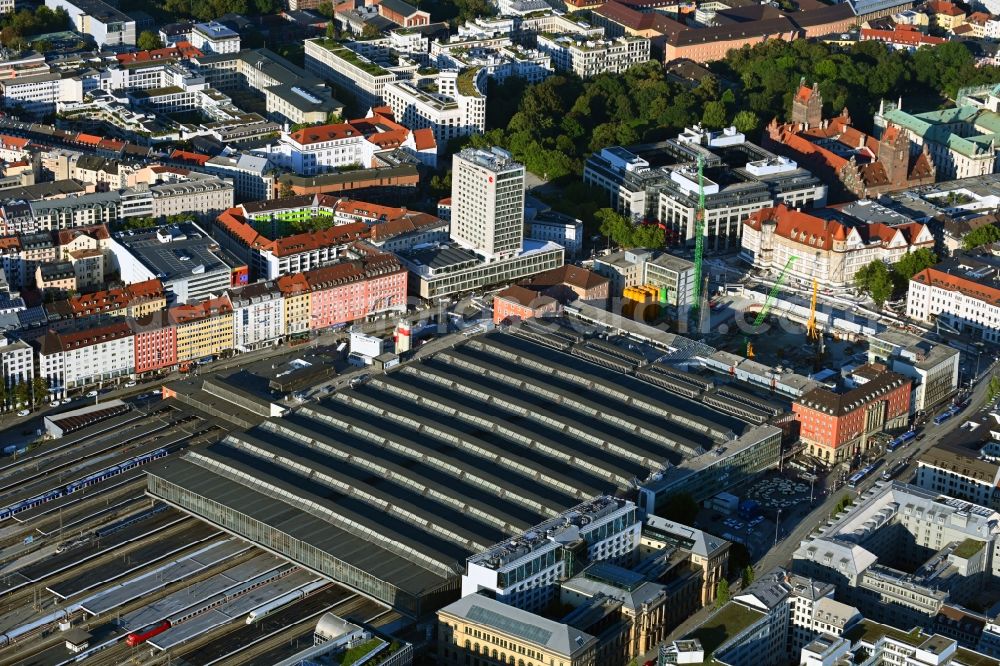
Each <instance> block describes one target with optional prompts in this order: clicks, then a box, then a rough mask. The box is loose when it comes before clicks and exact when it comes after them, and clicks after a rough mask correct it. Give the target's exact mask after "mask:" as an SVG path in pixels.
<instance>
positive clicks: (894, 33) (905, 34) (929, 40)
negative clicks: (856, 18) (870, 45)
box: [861, 28, 948, 46]
mask: <svg viewBox="0 0 1000 666" xmlns="http://www.w3.org/2000/svg"><path fill="white" fill-rule="evenodd" d="M868 40H878V41H880V42H887V43H890V44H901V45H905V46H920V45H922V44H944V43H945V42H947V41H948V40H947V39H944V38H942V37H932V36H931V35H925V34H923V33H922V32H916V31H912V30H872V29H870V28H862V29H861V41H868Z"/></svg>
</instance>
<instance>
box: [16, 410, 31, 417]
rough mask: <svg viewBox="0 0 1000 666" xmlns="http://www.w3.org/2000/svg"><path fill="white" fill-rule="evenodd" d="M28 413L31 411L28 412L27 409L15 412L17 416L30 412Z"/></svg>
mask: <svg viewBox="0 0 1000 666" xmlns="http://www.w3.org/2000/svg"><path fill="white" fill-rule="evenodd" d="M30 413H31V412H30V411H28V410H27V409H22V410H21V411H19V412H18V413H17V415H18V416H27V415H28V414H30Z"/></svg>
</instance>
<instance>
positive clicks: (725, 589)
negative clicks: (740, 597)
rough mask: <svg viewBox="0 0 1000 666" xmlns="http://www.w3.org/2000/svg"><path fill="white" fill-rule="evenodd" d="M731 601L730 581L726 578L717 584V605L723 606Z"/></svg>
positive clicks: (718, 606)
mask: <svg viewBox="0 0 1000 666" xmlns="http://www.w3.org/2000/svg"><path fill="white" fill-rule="evenodd" d="M727 603H729V581H727V580H726V579H725V578H723V579H722V580H720V581H719V584H718V585H716V586H715V607H716V608H722V607H723V606H725V605H726V604H727Z"/></svg>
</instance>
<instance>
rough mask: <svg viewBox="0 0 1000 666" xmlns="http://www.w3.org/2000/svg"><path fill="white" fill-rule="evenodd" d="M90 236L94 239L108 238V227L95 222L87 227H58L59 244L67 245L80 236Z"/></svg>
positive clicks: (109, 236)
mask: <svg viewBox="0 0 1000 666" xmlns="http://www.w3.org/2000/svg"><path fill="white" fill-rule="evenodd" d="M84 235H85V236H90V237H91V238H94V239H96V240H108V239H109V238H111V235H110V234H109V233H108V228H107V227H106V226H104V225H103V224H95V225H92V226H89V227H74V228H72V229H60V230H59V232H58V236H57V240H58V242H59V244H60V245H67V244H69V243H71V242H73V241H74V240H75V239H76V238H78V237H80V236H84Z"/></svg>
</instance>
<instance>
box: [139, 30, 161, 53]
mask: <svg viewBox="0 0 1000 666" xmlns="http://www.w3.org/2000/svg"><path fill="white" fill-rule="evenodd" d="M135 46H136V48H138V49H139V50H140V51H153V50H156V49H162V48H163V40H162V39H160V36H159V35H158V34H157V33H155V32H153V31H152V30H143V31H142V32H140V33H139V36H138V37H137V38H136V40H135Z"/></svg>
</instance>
